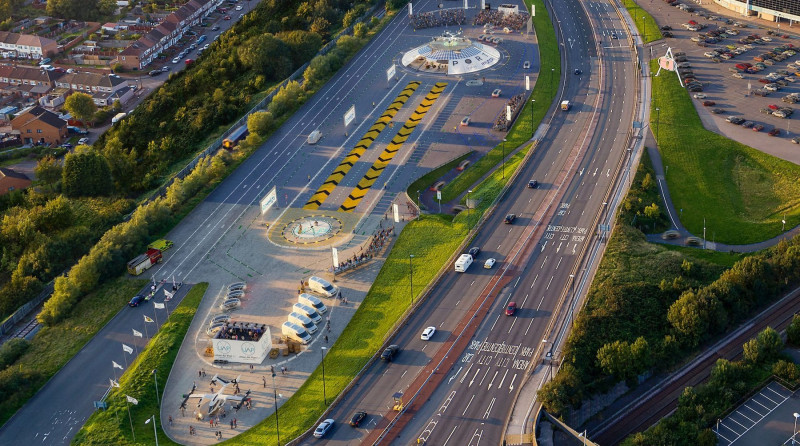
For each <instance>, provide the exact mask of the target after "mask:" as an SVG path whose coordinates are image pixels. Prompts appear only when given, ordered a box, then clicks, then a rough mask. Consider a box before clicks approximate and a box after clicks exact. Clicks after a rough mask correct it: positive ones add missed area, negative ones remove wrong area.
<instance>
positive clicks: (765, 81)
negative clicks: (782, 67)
mask: <svg viewBox="0 0 800 446" xmlns="http://www.w3.org/2000/svg"><path fill="white" fill-rule="evenodd" d="M758 81H759V82H761V83H762V84H771V83H772V81H771V80H769V79H764V78H761V79H759V80H758Z"/></svg>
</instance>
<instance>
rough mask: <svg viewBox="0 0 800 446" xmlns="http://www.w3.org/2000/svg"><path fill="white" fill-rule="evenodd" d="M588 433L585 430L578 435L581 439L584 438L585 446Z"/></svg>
mask: <svg viewBox="0 0 800 446" xmlns="http://www.w3.org/2000/svg"><path fill="white" fill-rule="evenodd" d="M586 432H588V431H587V430H584V431H583V432H581V433H580V434H578V436H579V437H581V438H583V446H586Z"/></svg>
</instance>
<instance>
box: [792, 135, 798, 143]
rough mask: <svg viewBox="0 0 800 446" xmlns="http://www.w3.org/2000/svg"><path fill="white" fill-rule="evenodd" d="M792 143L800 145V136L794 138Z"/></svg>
mask: <svg viewBox="0 0 800 446" xmlns="http://www.w3.org/2000/svg"><path fill="white" fill-rule="evenodd" d="M792 143H794V144H800V136H795V137H794V138H792Z"/></svg>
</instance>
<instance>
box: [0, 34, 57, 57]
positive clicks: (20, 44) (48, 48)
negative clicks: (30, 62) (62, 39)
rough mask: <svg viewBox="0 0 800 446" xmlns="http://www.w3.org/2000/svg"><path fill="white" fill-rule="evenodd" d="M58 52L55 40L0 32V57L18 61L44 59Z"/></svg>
mask: <svg viewBox="0 0 800 446" xmlns="http://www.w3.org/2000/svg"><path fill="white" fill-rule="evenodd" d="M57 52H58V43H57V42H56V41H55V40H52V39H48V38H45V37H39V36H34V35H31V34H17V33H10V32H6V31H0V55H2V56H3V57H9V58H11V57H13V58H19V59H37V60H38V59H44V58H45V57H50V56H52V55H54V54H56V53H57Z"/></svg>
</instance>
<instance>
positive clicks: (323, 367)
mask: <svg viewBox="0 0 800 446" xmlns="http://www.w3.org/2000/svg"><path fill="white" fill-rule="evenodd" d="M327 349H328V347H322V348H321V349H320V351H319V353H320V356H322V401H323V402H324V403H325V405H326V406H327V405H328V396H327V395H326V394H325V350H327Z"/></svg>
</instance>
